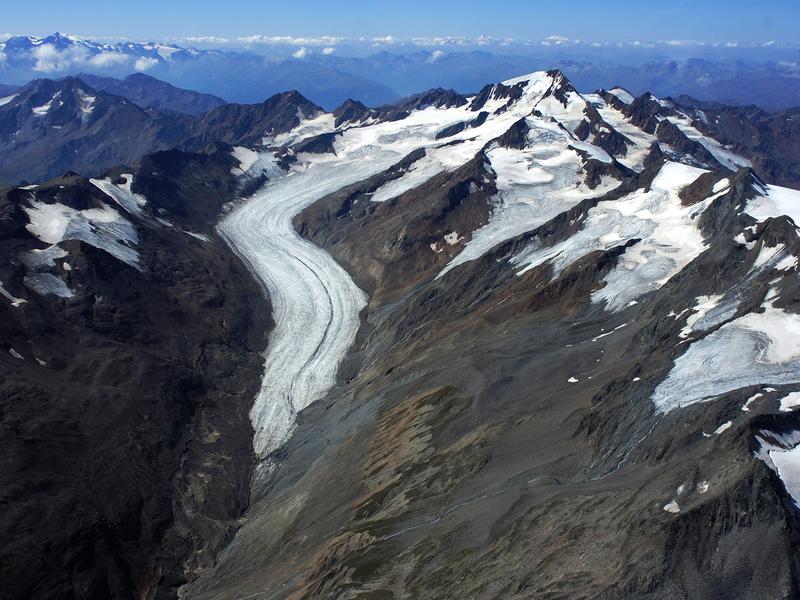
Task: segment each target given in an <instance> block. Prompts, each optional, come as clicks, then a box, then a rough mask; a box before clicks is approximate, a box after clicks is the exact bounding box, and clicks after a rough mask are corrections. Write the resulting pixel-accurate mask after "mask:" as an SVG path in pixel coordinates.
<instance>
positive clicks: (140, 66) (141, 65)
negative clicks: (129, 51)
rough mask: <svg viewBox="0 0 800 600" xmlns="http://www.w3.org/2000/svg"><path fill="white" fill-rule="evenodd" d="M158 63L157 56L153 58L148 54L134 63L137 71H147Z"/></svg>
mask: <svg viewBox="0 0 800 600" xmlns="http://www.w3.org/2000/svg"><path fill="white" fill-rule="evenodd" d="M157 64H158V59H157V58H151V57H147V56H142V57H141V58H138V59H137V60H136V62H135V63H134V64H133V68H134V69H136V70H137V71H147V69H152V68H153V67H155V66H156V65H157Z"/></svg>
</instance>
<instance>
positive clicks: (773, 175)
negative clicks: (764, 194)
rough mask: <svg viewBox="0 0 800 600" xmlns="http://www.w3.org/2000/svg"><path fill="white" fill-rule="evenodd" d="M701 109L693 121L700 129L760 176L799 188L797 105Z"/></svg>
mask: <svg viewBox="0 0 800 600" xmlns="http://www.w3.org/2000/svg"><path fill="white" fill-rule="evenodd" d="M701 113H702V114H700V113H698V114H697V119H696V120H695V122H694V124H695V126H696V127H697V128H698V129H699V130H700V131H703V132H704V133H707V134H708V135H711V136H712V137H714V138H715V139H717V140H719V141H720V142H722V143H723V144H725V145H727V146H729V147H731V149H733V151H735V152H738V153H739V154H741V155H742V156H745V157H746V158H749V159H750V160H751V161H752V162H753V169H754V170H755V172H756V173H757V174H758V175H759V176H760V177H762V178H763V179H766V180H768V181H771V182H773V183H775V184H776V185H783V186H787V187H791V188H795V189H800V167H799V166H798V165H800V109H797V108H794V109H788V110H784V111H779V112H775V113H767V112H765V111H763V110H760V109H757V108H755V107H725V106H717V107H716V108H714V107H712V108H711V109H706V108H704V109H702V111H701Z"/></svg>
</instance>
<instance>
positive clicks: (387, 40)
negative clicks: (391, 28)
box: [372, 35, 398, 45]
mask: <svg viewBox="0 0 800 600" xmlns="http://www.w3.org/2000/svg"><path fill="white" fill-rule="evenodd" d="M397 41H398V40H397V38H396V37H394V36H393V35H385V36H383V37H374V38H372V43H373V44H389V45H391V44H396V43H397Z"/></svg>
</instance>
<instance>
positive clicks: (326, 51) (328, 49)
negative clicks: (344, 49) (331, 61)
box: [322, 46, 336, 55]
mask: <svg viewBox="0 0 800 600" xmlns="http://www.w3.org/2000/svg"><path fill="white" fill-rule="evenodd" d="M334 52H336V48H334V47H333V46H327V47H325V48H323V49H322V53H323V54H325V55H330V54H333V53H334Z"/></svg>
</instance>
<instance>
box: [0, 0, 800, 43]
mask: <svg viewBox="0 0 800 600" xmlns="http://www.w3.org/2000/svg"><path fill="white" fill-rule="evenodd" d="M2 12H3V16H2V22H0V33H6V32H8V33H32V34H38V35H43V34H47V33H52V32H54V31H61V32H63V33H74V34H79V35H94V36H125V37H130V38H132V39H163V38H167V37H182V36H199V35H216V36H225V37H230V38H235V37H237V36H243V35H248V34H254V33H259V34H268V35H293V36H299V35H304V36H322V35H334V36H342V37H359V36H367V37H372V36H385V35H393V36H396V37H401V38H408V37H414V36H446V35H450V36H469V37H477V36H479V35H490V36H493V37H499V38H505V37H512V38H515V39H518V40H538V39H542V38H544V37H546V36H549V35H561V36H567V37H570V38H579V39H583V40H587V41H601V42H603V41H632V40H647V41H655V40H673V39H680V40H688V39H691V40H697V41H707V42H725V41H744V42H763V41H769V40H775V41H777V42H798V41H800V33H798V32H800V0H761V1H758V0H661V1H654V2H646V1H645V2H633V1H631V0H627V1H622V0H593V1H589V0H565V1H562V2H559V1H558V0H549V1H545V0H460V1H458V2H437V1H435V0H392V1H384V0H348V1H340V2H336V1H332V0H329V1H327V2H323V1H318V0H305V1H302V0H301V1H297V2H290V1H286V0H281V1H279V2H274V1H272V0H267V1H263V0H262V1H261V2H257V1H248V0H227V1H220V0H216V1H214V2H205V1H198V0H158V1H153V0H136V1H134V2H126V3H125V4H124V7H123V5H122V3H117V4H116V6H115V5H114V4H111V5H110V4H109V2H108V1H107V0H84V1H80V0H73V1H72V2H69V3H67V4H65V3H64V2H63V0H60V1H54V0H38V1H37V2H36V10H31V5H28V4H27V3H24V2H8V3H6V6H4V7H3V10H2Z"/></svg>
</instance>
